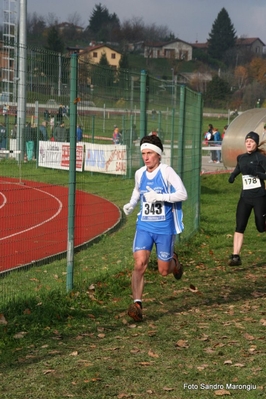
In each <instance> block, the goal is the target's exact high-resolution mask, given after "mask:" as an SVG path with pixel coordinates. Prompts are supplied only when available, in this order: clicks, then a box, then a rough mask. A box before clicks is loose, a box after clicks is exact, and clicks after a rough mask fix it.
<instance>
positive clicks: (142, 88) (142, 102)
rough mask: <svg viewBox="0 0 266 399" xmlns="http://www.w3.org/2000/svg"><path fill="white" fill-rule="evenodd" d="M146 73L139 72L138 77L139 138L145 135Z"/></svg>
mask: <svg viewBox="0 0 266 399" xmlns="http://www.w3.org/2000/svg"><path fill="white" fill-rule="evenodd" d="M146 81H147V74H146V71H141V75H140V138H142V137H144V136H145V135H146V125H147V123H146V118H147V116H146V91H147V88H146Z"/></svg>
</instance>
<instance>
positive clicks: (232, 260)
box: [228, 255, 242, 266]
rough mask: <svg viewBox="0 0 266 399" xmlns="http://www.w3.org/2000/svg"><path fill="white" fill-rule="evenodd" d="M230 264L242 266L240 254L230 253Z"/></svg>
mask: <svg viewBox="0 0 266 399" xmlns="http://www.w3.org/2000/svg"><path fill="white" fill-rule="evenodd" d="M228 265H229V266H240V265H242V262H241V259H240V256H239V255H230V257H229V261H228Z"/></svg>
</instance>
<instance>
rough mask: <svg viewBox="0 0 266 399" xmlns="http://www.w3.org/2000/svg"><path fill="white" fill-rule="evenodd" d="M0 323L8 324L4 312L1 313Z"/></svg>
mask: <svg viewBox="0 0 266 399" xmlns="http://www.w3.org/2000/svg"><path fill="white" fill-rule="evenodd" d="M0 324H4V325H6V324H7V321H6V319H5V316H4V315H3V313H0Z"/></svg>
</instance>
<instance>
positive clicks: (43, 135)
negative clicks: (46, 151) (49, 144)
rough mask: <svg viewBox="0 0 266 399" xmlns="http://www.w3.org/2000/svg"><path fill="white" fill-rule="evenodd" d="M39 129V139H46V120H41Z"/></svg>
mask: <svg viewBox="0 0 266 399" xmlns="http://www.w3.org/2000/svg"><path fill="white" fill-rule="evenodd" d="M39 131H40V140H43V141H47V140H48V134H47V122H45V121H44V122H42V124H41V126H40V127H39Z"/></svg>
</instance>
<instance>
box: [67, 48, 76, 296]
mask: <svg viewBox="0 0 266 399" xmlns="http://www.w3.org/2000/svg"><path fill="white" fill-rule="evenodd" d="M77 70H78V55H77V54H76V53H75V54H72V55H71V63H70V71H71V72H70V118H69V120H70V160H69V185H68V237H67V282H66V289H67V291H70V290H72V289H73V276H74V228H75V194H76V130H77V102H76V98H77V75H78V74H77Z"/></svg>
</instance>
